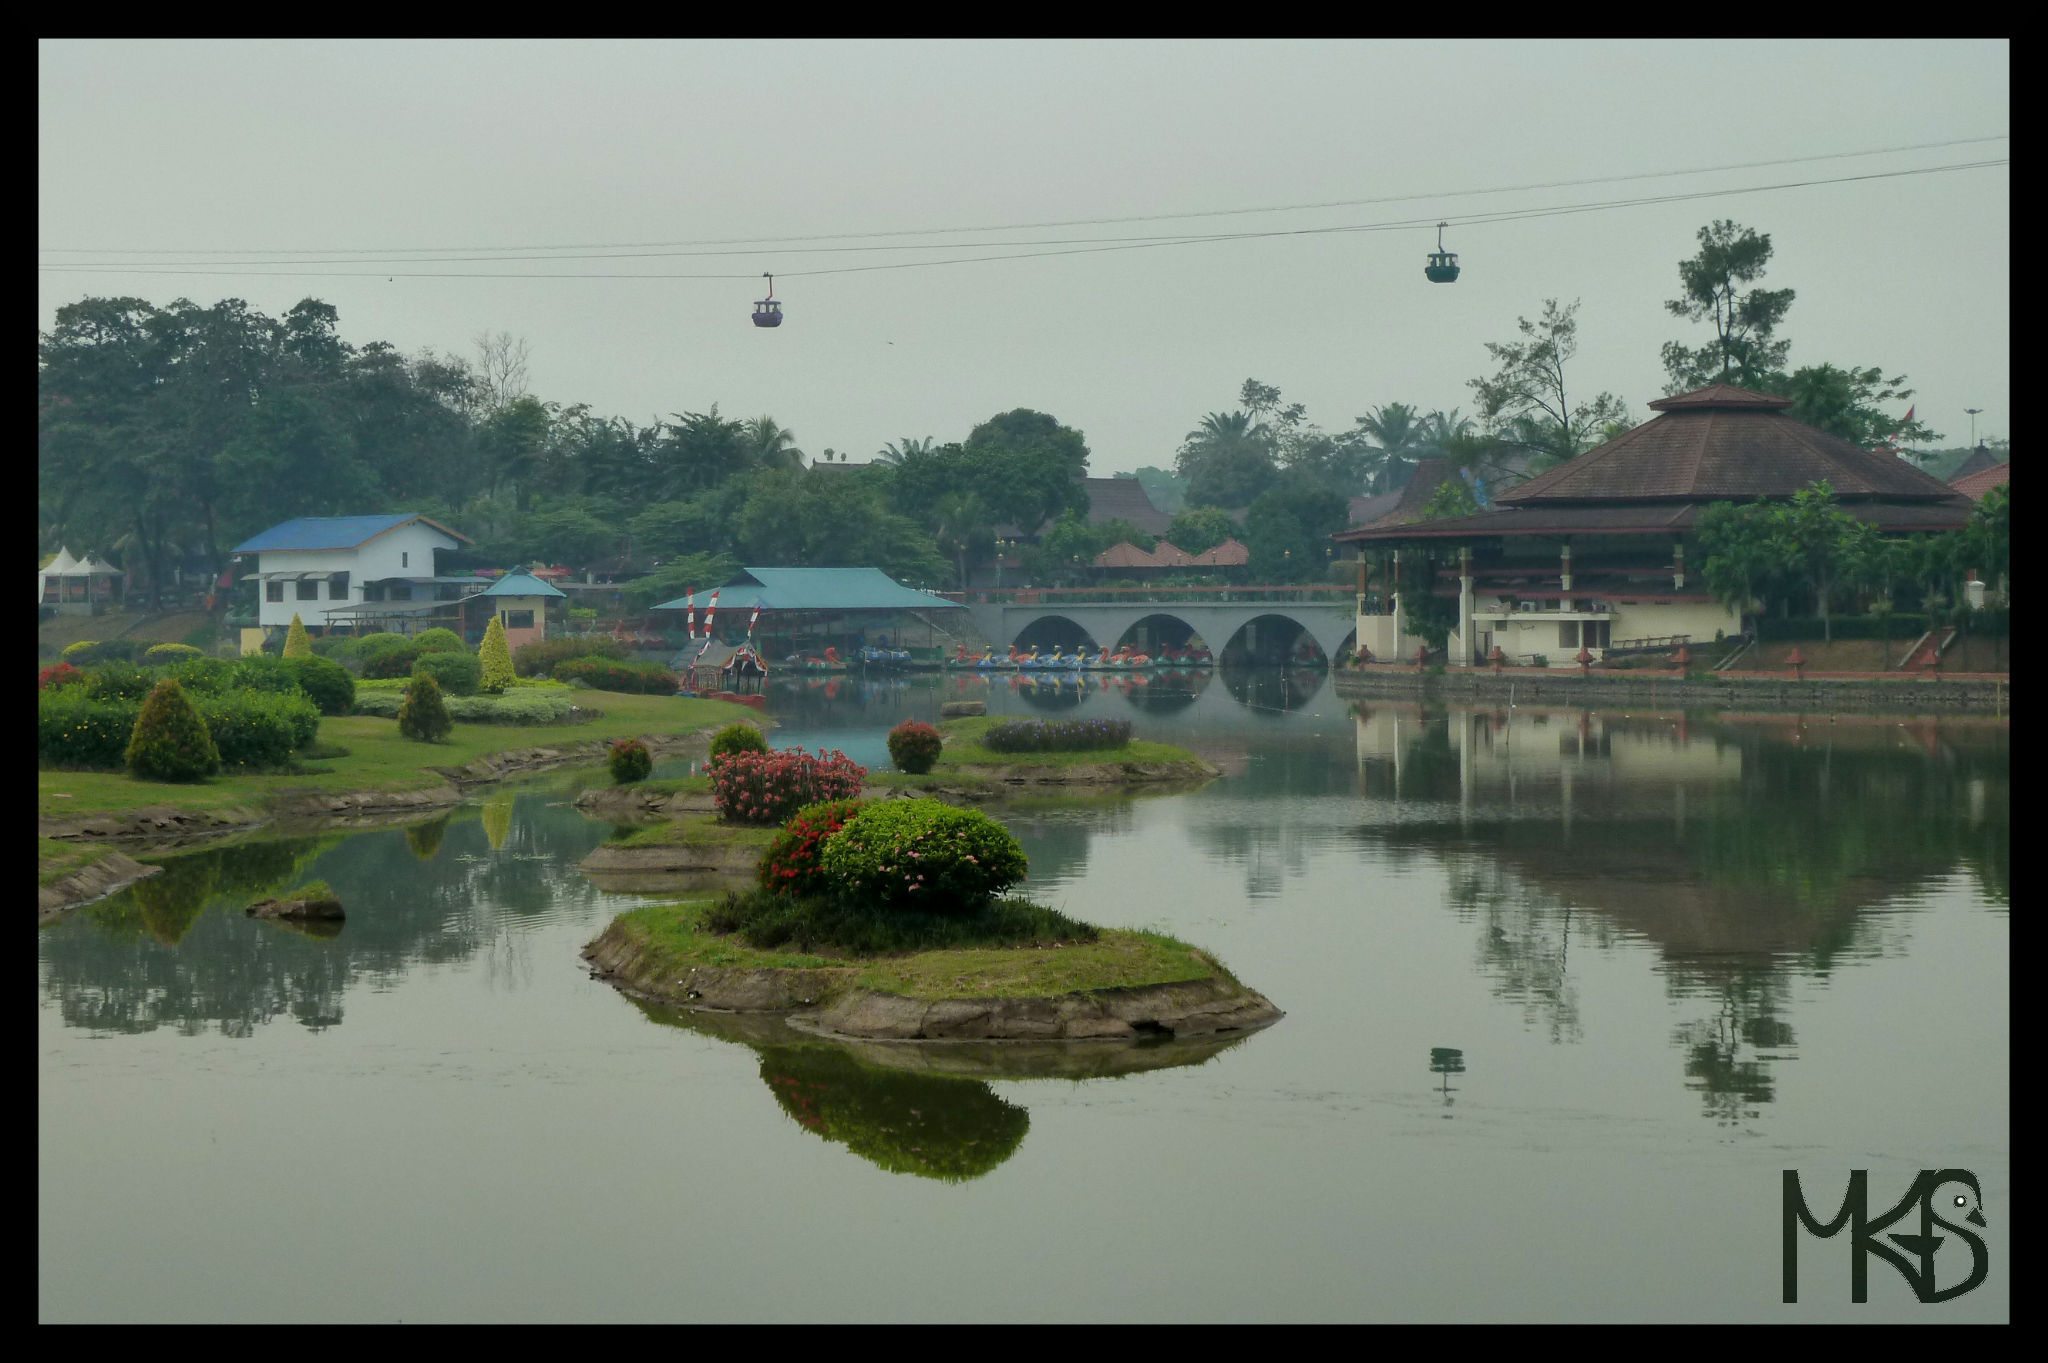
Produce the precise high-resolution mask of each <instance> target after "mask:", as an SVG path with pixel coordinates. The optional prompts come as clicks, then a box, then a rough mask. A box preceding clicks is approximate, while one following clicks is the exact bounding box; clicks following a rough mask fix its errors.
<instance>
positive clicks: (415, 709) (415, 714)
mask: <svg viewBox="0 0 2048 1363" xmlns="http://www.w3.org/2000/svg"><path fill="white" fill-rule="evenodd" d="M454 727H455V722H454V721H453V720H451V719H449V718H448V706H447V705H446V704H445V703H443V701H442V700H441V684H440V683H439V682H437V681H435V680H434V679H433V678H432V677H430V676H428V675H427V674H426V673H424V672H422V673H420V674H419V675H418V676H416V677H414V678H413V679H412V680H411V681H410V682H408V683H407V684H406V688H405V699H404V700H402V701H400V702H399V703H398V732H399V733H400V734H402V735H404V736H405V737H407V738H411V739H416V740H418V741H419V742H421V743H438V742H440V741H441V740H442V739H444V738H446V737H447V736H448V731H449V730H450V729H453V728H454Z"/></svg>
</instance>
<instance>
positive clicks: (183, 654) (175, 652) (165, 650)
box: [142, 644, 204, 667]
mask: <svg viewBox="0 0 2048 1363" xmlns="http://www.w3.org/2000/svg"><path fill="white" fill-rule="evenodd" d="M202 656H204V655H203V654H202V653H201V651H200V650H199V649H196V648H194V647H192V645H190V644H153V645H151V646H150V647H149V648H148V649H146V650H144V651H143V654H142V661H143V663H144V664H145V665H146V666H149V667H164V666H168V665H170V664H172V663H181V662H183V661H185V659H187V658H198V657H202Z"/></svg>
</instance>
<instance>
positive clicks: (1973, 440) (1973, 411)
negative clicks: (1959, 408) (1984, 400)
mask: <svg viewBox="0 0 2048 1363" xmlns="http://www.w3.org/2000/svg"><path fill="white" fill-rule="evenodd" d="M1963 410H1964V411H1966V412H1968V413H1969V414H1970V448H1971V449H1973V450H1974V449H1976V448H1977V414H1978V413H1979V412H1981V411H1983V410H1984V409H1983V408H1982V407H1965V408H1963Z"/></svg>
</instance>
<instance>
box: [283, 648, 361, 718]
mask: <svg viewBox="0 0 2048 1363" xmlns="http://www.w3.org/2000/svg"><path fill="white" fill-rule="evenodd" d="M291 663H292V669H293V670H294V671H295V672H297V673H298V678H299V690H301V691H303V692H305V693H306V699H308V700H310V701H312V702H313V704H315V705H317V706H319V707H320V713H321V714H323V715H345V714H347V713H348V712H349V708H350V707H351V706H353V705H354V704H355V700H356V679H355V678H354V677H351V676H350V675H349V674H348V669H347V668H345V667H343V666H342V665H341V664H340V663H338V662H335V661H334V660H333V659H331V658H321V657H312V658H293V659H292V660H291Z"/></svg>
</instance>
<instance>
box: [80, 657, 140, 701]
mask: <svg viewBox="0 0 2048 1363" xmlns="http://www.w3.org/2000/svg"><path fill="white" fill-rule="evenodd" d="M84 681H85V689H86V692H87V693H88V694H89V695H91V696H92V698H93V699H94V700H132V701H135V702H136V703H137V704H140V703H141V702H142V700H143V699H144V698H145V697H146V696H148V695H149V693H150V690H151V689H152V688H153V687H155V685H156V674H155V673H153V672H150V671H147V670H146V669H143V668H140V667H137V666H136V665H135V664H134V663H124V662H119V661H113V662H104V663H101V664H99V665H98V666H97V667H88V668H87V669H86V670H85V677H84Z"/></svg>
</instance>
